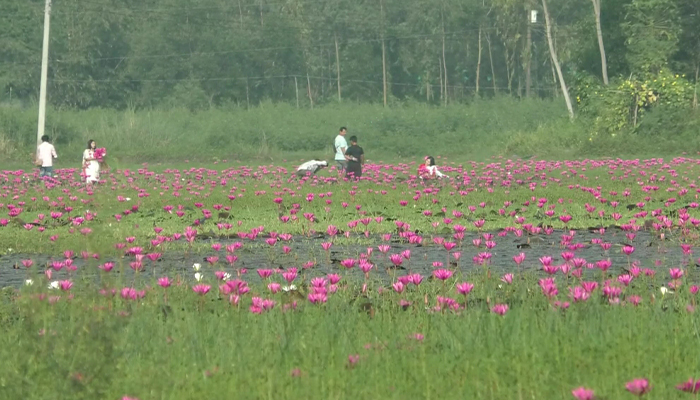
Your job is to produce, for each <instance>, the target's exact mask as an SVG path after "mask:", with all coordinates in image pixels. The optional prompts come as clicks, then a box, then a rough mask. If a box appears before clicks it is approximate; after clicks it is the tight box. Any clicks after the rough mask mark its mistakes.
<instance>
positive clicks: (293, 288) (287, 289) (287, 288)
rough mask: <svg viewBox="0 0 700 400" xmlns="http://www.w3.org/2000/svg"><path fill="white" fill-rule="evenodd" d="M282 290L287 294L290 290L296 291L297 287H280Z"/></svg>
mask: <svg viewBox="0 0 700 400" xmlns="http://www.w3.org/2000/svg"><path fill="white" fill-rule="evenodd" d="M282 290H283V291H285V292H289V291H291V290H297V287H296V286H294V285H289V286H283V287H282Z"/></svg>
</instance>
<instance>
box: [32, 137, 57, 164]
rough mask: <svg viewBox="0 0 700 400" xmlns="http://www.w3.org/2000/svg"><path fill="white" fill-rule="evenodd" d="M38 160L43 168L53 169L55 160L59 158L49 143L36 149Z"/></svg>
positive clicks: (44, 143) (42, 144)
mask: <svg viewBox="0 0 700 400" xmlns="http://www.w3.org/2000/svg"><path fill="white" fill-rule="evenodd" d="M36 158H37V160H38V161H41V166H42V167H53V159H54V158H58V156H57V155H56V149H55V148H54V147H53V145H52V144H51V143H49V142H43V143H41V144H40V145H39V147H37V149H36Z"/></svg>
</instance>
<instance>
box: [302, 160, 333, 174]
mask: <svg viewBox="0 0 700 400" xmlns="http://www.w3.org/2000/svg"><path fill="white" fill-rule="evenodd" d="M327 166H328V161H323V160H319V159H317V158H314V159H313V160H311V161H307V162H305V163H303V164H301V165H300V166H298V167H297V172H296V174H297V176H298V177H299V178H303V177H305V176H309V175H315V174H316V172H318V171H320V170H322V169H323V168H325V167H327Z"/></svg>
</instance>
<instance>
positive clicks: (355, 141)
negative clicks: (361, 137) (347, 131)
mask: <svg viewBox="0 0 700 400" xmlns="http://www.w3.org/2000/svg"><path fill="white" fill-rule="evenodd" d="M350 144H357V136H355V135H352V136H350Z"/></svg>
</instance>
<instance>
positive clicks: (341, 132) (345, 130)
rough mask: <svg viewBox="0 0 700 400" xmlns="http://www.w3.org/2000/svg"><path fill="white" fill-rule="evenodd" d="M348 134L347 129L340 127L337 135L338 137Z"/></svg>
mask: <svg viewBox="0 0 700 400" xmlns="http://www.w3.org/2000/svg"><path fill="white" fill-rule="evenodd" d="M346 133H348V128H346V127H344V126H341V127H340V132H339V133H338V134H339V135H340V136H345V134H346Z"/></svg>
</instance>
